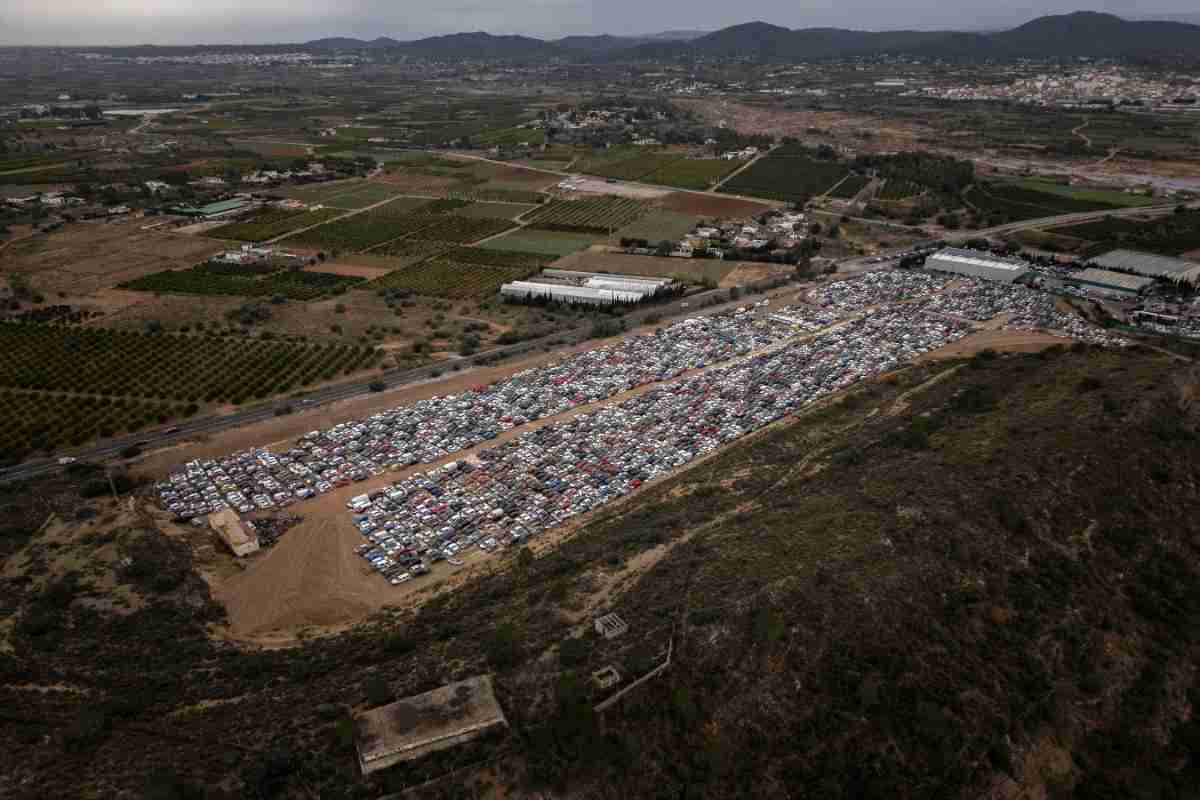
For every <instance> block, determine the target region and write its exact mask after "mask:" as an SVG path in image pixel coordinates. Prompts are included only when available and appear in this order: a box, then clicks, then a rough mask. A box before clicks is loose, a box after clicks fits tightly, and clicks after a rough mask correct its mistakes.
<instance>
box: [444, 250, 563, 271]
mask: <svg viewBox="0 0 1200 800" xmlns="http://www.w3.org/2000/svg"><path fill="white" fill-rule="evenodd" d="M446 259H447V260H449V261H453V262H455V263H458V264H487V265H490V266H494V267H514V268H517V269H537V268H539V267H544V266H545V265H546V264H549V263H550V262H551V261H554V260H555V259H554V257H553V256H551V255H546V254H545V253H527V252H523V251H520V250H491V249H485V248H482V247H455V248H454V249H453V250H451V251H450V252H449V253H447V254H446Z"/></svg>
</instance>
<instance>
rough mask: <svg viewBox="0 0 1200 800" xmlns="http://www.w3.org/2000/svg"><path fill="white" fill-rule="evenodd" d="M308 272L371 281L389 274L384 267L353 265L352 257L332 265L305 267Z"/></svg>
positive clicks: (388, 270)
mask: <svg viewBox="0 0 1200 800" xmlns="http://www.w3.org/2000/svg"><path fill="white" fill-rule="evenodd" d="M305 269H306V270H307V271H309V272H328V273H331V274H333V275H345V276H347V277H350V278H366V279H367V280H372V279H374V278H379V277H382V276H384V275H387V274H388V273H389V272H391V270H390V269H387V268H386V267H372V266H367V265H366V264H358V263H355V260H354V257H353V256H350V257H347V258H345V259H342V260H340V261H335V262H333V263H326V264H317V265H316V266H312V267H306V268H305Z"/></svg>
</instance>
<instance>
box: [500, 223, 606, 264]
mask: <svg viewBox="0 0 1200 800" xmlns="http://www.w3.org/2000/svg"><path fill="white" fill-rule="evenodd" d="M603 241H606V237H603V236H599V235H596V234H590V233H561V232H557V231H540V230H530V229H529V228H522V229H520V230H515V231H513V232H512V233H506V234H505V235H503V236H500V237H498V238H496V239H492V240H491V241H488V242H485V243H483V244H481V245H479V247H480V249H484V250H491V249H496V250H516V251H519V252H523V253H539V254H542V255H549V256H554V257H555V258H559V257H561V256H566V255H570V254H571V253H575V252H578V251H579V250H585V249H587V248H588V247H591V246H592V245H593V244H596V243H597V242H603Z"/></svg>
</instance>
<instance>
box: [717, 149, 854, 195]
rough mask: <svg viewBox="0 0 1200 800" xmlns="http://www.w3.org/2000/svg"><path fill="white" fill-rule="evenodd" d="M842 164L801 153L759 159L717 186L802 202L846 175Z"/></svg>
mask: <svg viewBox="0 0 1200 800" xmlns="http://www.w3.org/2000/svg"><path fill="white" fill-rule="evenodd" d="M846 172H847V169H846V165H845V164H839V163H837V162H835V161H819V160H817V159H812V158H805V157H802V156H775V155H770V156H767V157H765V158H761V159H759V160H758V161H756V162H755V163H754V164H752V165H751V166H750V167H749V168H747V169H746V170H745V171H744V172H740V173H738V174H737V175H735V176H734V177H733V178H731V179H730V180H729V181H728V182H726V183H725V184H723V185H722V186H721V190H722V191H724V192H729V193H730V194H743V195H749V196H751V197H765V198H768V199H771V200H787V201H790V202H795V203H804V202H807V201H808V200H810V199H812V198H813V197H816V196H818V195H822V194H824V193H825V192H827V191H829V190H830V189H831V188H832V187H833V185H834V184H835V183H837V182H838V181H840V180H841V179H842V178H844V177H846Z"/></svg>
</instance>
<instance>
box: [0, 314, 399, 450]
mask: <svg viewBox="0 0 1200 800" xmlns="http://www.w3.org/2000/svg"><path fill="white" fill-rule="evenodd" d="M376 358H377V353H376V352H375V351H374V350H372V349H371V348H366V347H351V346H328V347H326V346H321V345H303V344H285V343H277V342H260V341H248V340H245V339H236V338H221V337H216V336H189V335H176V334H166V333H134V332H128V331H115V330H109V329H104V328H80V327H72V328H67V327H62V326H53V325H38V324H24V323H5V324H3V325H0V389H4V390H7V391H6V392H5V393H4V397H5V398H6V402H5V403H4V404H3V406H2V408H0V421H2V422H3V424H0V432H2V433H0V439H2V440H3V443H2V444H0V448H2V449H4V450H5V451H7V452H9V453H13V452H16V453H22V452H25V451H27V450H31V449H44V448H47V447H53V446H55V445H56V444H63V443H69V444H82V443H83V442H84V441H87V440H88V439H90V438H93V437H94V436H97V435H99V436H112V435H114V434H116V433H121V432H125V431H130V430H137V429H139V428H141V427H144V426H145V425H147V424H150V423H152V422H165V421H166V420H167V419H169V418H171V417H174V416H179V415H181V414H183V413H194V412H195V411H196V409H197V407H198V405H199V404H200V403H213V402H234V403H240V402H243V401H245V400H250V399H254V398H265V397H269V396H271V395H275V394H279V393H282V392H287V391H291V390H293V389H295V388H298V387H300V386H305V385H309V384H312V383H317V382H320V381H324V380H330V379H332V378H334V377H336V376H337V375H340V374H350V373H352V372H355V371H357V370H360V369H363V368H365V367H367V366H369V365H370V364H371V363H373V362H374V361H375V359H376ZM51 392H52V393H55V394H48V393H51ZM64 394H66V395H69V396H68V397H64V396H63V395H64ZM84 395H86V397H85V396H84ZM181 406H184V408H182V409H181ZM67 417H69V419H68V418H67Z"/></svg>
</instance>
